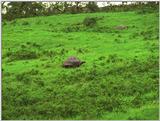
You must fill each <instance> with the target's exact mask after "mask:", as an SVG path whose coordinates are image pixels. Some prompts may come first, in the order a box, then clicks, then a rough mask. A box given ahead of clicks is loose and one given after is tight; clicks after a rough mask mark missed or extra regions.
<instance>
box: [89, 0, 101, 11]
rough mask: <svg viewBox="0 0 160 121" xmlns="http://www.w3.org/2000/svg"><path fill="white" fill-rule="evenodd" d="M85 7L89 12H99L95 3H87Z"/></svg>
mask: <svg viewBox="0 0 160 121" xmlns="http://www.w3.org/2000/svg"><path fill="white" fill-rule="evenodd" d="M86 7H87V8H88V10H89V12H96V11H98V10H99V8H98V5H97V3H96V2H88V4H87V5H86Z"/></svg>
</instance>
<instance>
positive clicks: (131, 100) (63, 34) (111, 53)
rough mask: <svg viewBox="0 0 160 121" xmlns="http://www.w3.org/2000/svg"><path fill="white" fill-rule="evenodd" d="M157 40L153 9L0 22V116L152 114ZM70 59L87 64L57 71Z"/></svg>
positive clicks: (134, 116)
mask: <svg viewBox="0 0 160 121" xmlns="http://www.w3.org/2000/svg"><path fill="white" fill-rule="evenodd" d="M86 17H92V18H96V24H95V25H92V26H85V25H84V23H83V20H84V19H85V18H86ZM119 25H124V26H128V29H125V30H116V29H115V26H119ZM158 39H159V36H158V13H146V14H138V13H137V12H114V13H84V14H60V15H55V16H48V17H33V18H24V19H17V20H13V21H10V22H3V25H2V76H3V77H2V95H3V96H2V111H3V112H2V118H3V119H37V120H38V119H43V120H44V119H46V120H47V119H121V120H123V119H148V120H149V119H158V109H159V102H158V95H159V89H158V87H159V80H158V74H159V70H158V65H159V64H158V47H159V46H158ZM70 56H75V57H77V58H79V59H80V60H82V61H86V63H85V64H83V65H82V66H80V67H79V68H70V69H66V68H63V67H62V63H63V62H64V61H65V60H66V59H67V58H68V57H70Z"/></svg>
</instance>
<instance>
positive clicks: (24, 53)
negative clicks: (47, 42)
mask: <svg viewBox="0 0 160 121" xmlns="http://www.w3.org/2000/svg"><path fill="white" fill-rule="evenodd" d="M6 55H7V56H8V57H9V59H10V60H11V61H12V60H27V59H36V58H38V57H39V55H38V54H37V53H36V52H35V51H33V50H24V49H20V50H18V51H15V52H9V53H7V54H6Z"/></svg>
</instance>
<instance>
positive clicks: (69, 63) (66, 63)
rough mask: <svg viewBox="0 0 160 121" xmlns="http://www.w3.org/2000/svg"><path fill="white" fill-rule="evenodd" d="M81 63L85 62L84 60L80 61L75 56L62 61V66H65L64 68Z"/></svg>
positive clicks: (77, 65)
mask: <svg viewBox="0 0 160 121" xmlns="http://www.w3.org/2000/svg"><path fill="white" fill-rule="evenodd" d="M83 63H85V62H84V61H80V60H79V59H78V58H76V57H70V58H68V59H67V60H66V61H64V63H63V67H65V68H71V67H79V66H80V65H82V64H83Z"/></svg>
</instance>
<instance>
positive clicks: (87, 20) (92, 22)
mask: <svg viewBox="0 0 160 121" xmlns="http://www.w3.org/2000/svg"><path fill="white" fill-rule="evenodd" d="M96 23H97V20H96V18H93V17H92V18H90V17H87V18H85V19H84V20H83V25H85V26H87V27H93V26H95V25H96Z"/></svg>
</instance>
